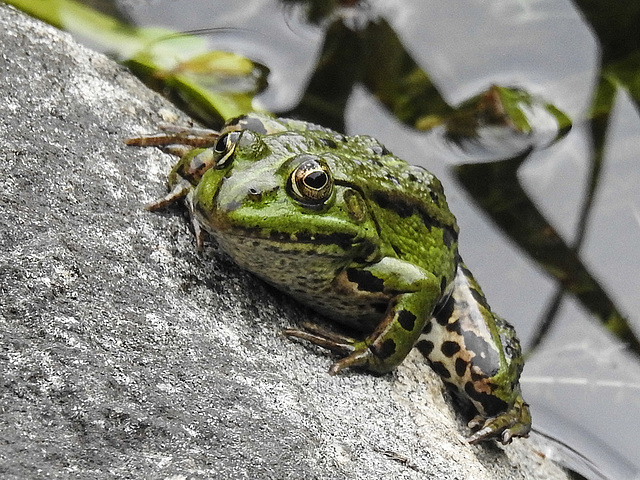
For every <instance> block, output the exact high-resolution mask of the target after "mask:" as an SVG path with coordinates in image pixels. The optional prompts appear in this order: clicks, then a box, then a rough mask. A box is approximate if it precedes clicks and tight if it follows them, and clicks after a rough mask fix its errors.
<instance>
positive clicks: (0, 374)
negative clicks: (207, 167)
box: [0, 5, 566, 480]
mask: <svg viewBox="0 0 640 480" xmlns="http://www.w3.org/2000/svg"><path fill="white" fill-rule="evenodd" d="M0 45H1V46H2V49H1V51H2V56H1V57H0V75H1V76H2V78H1V81H0V91H1V93H2V99H3V100H2V102H0V165H2V172H3V173H2V177H1V178H0V223H1V225H2V227H1V237H0V242H1V244H2V248H1V249H0V278H1V283H0V285H1V289H2V290H1V296H0V315H1V316H0V322H1V327H0V431H1V432H2V435H1V439H0V477H2V478H4V479H13V478H16V479H17V478H20V479H23V478H45V477H46V478H93V479H103V478H165V479H192V478H224V479H241V478H255V479H298V478H300V479H311V478H313V479H335V478H389V479H423V478H439V479H453V478H457V479H461V478H473V479H476V480H480V479H495V478H514V479H532V478H551V479H561V478H566V477H565V476H564V474H563V473H562V472H561V470H560V469H559V468H557V467H555V466H554V465H552V464H551V463H550V462H547V461H545V460H544V459H542V458H540V457H539V456H538V455H537V454H536V453H535V452H534V451H533V449H532V448H531V447H530V446H529V445H528V442H527V441H526V440H516V441H515V442H514V443H513V444H512V445H510V446H507V447H502V446H497V445H496V444H486V445H481V446H470V445H468V444H466V443H465V441H464V436H465V435H466V434H468V430H467V428H466V427H465V426H464V424H463V423H462V421H461V420H460V418H459V417H458V416H456V414H455V412H454V410H453V408H452V406H451V402H450V401H449V400H450V399H449V397H448V396H447V394H445V393H443V388H442V383H441V382H440V380H439V378H438V377H437V376H436V375H435V374H434V373H433V372H431V371H430V369H429V368H428V367H427V366H426V364H425V363H424V362H423V361H422V359H421V357H420V355H418V354H413V355H411V356H410V357H409V358H408V360H407V361H406V362H405V363H404V364H403V365H402V366H401V367H400V368H398V369H397V371H396V372H394V373H393V374H389V375H385V376H382V377H375V376H372V375H369V374H367V373H362V372H348V373H346V374H342V375H339V376H336V377H331V376H329V375H328V374H327V368H328V366H329V364H330V362H331V357H330V355H329V354H327V353H326V352H324V351H322V350H320V349H317V348H314V347H309V346H306V345H303V344H301V343H296V342H293V341H291V340H289V339H286V338H284V337H283V336H282V335H281V334H280V332H281V330H282V329H283V328H286V327H291V326H294V325H296V324H297V323H298V322H299V321H301V320H304V319H311V320H315V321H318V318H317V317H315V316H314V315H313V314H312V313H310V312H309V311H307V310H306V309H304V308H303V307H301V306H299V305H297V304H296V303H295V302H294V301H292V300H291V299H289V298H287V297H284V296H283V295H281V294H280V293H278V292H277V291H275V290H274V289H272V288H270V287H268V286H266V285H265V284H263V283H262V282H260V281H259V280H257V279H256V278H254V277H252V276H250V275H249V274H247V273H245V272H243V271H241V270H240V269H239V268H238V267H236V266H235V265H234V264H233V263H232V262H231V260H229V259H228V257H226V256H225V255H224V254H222V253H220V252H219V251H218V250H217V248H216V246H215V245H213V244H211V245H208V246H207V248H206V249H205V252H204V253H203V254H201V255H200V254H198V253H197V252H196V250H195V248H194V242H193V237H192V235H191V233H190V232H189V228H188V225H187V222H186V221H185V219H184V217H183V216H182V215H181V214H180V212H179V211H178V210H172V211H169V212H166V213H162V214H152V213H149V212H147V211H145V210H144V208H143V206H144V205H145V204H146V203H147V202H149V201H151V200H153V199H155V198H157V197H159V196H161V195H162V194H163V193H164V192H165V177H166V173H167V172H168V170H169V168H170V166H171V163H172V161H173V159H172V158H170V157H169V156H168V155H165V154H163V153H161V152H160V151H158V150H157V149H154V148H148V149H140V148H133V147H127V146H125V144H124V139H125V138H126V137H129V136H135V135H137V134H142V133H150V132H154V131H156V130H157V125H158V124H159V123H161V122H163V121H166V120H167V119H169V120H171V121H174V122H176V123H182V124H188V121H189V120H188V119H187V118H185V117H184V115H182V114H181V113H179V112H177V111H176V110H175V109H174V108H173V107H172V106H171V105H170V104H168V103H167V102H166V101H165V100H163V99H162V98H161V97H159V96H158V95H156V94H154V93H153V92H150V91H149V90H147V89H146V88H145V87H144V86H143V85H142V84H141V83H140V82H138V81H137V80H136V79H135V78H133V77H132V76H131V75H130V74H129V73H128V72H127V71H126V70H125V69H124V68H121V67H119V66H117V65H116V64H115V63H113V62H112V61H110V60H108V59H107V58H106V57H104V56H103V55H101V54H98V53H95V52H93V51H91V50H89V49H87V48H85V47H83V46H80V45H78V44H76V43H75V42H74V41H73V40H71V38H70V37H69V36H68V35H66V34H63V33H60V32H58V31H57V30H55V29H53V28H51V27H49V26H46V25H44V24H42V23H40V22H38V21H35V20H32V19H30V18H28V17H25V16H24V15H22V14H20V13H18V12H16V11H15V10H13V9H12V8H9V7H6V6H3V5H0Z"/></svg>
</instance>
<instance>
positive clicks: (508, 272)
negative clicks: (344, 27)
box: [126, 0, 640, 478]
mask: <svg viewBox="0 0 640 480" xmlns="http://www.w3.org/2000/svg"><path fill="white" fill-rule="evenodd" d="M579 3H580V2H576V3H573V2H570V1H566V0H534V1H526V2H525V1H517V0H502V1H494V2H486V1H480V0H460V1H458V2H436V1H433V2H425V1H424V0H413V1H408V0H404V1H385V2H382V1H378V2H376V1H371V2H370V3H369V9H368V16H366V17H364V18H363V16H362V15H356V16H354V17H352V18H348V19H347V20H345V23H347V24H348V25H350V26H356V25H357V26H359V27H360V28H363V26H364V25H366V22H367V20H371V21H378V19H383V21H384V22H385V24H388V26H390V29H391V30H392V31H393V32H395V34H396V35H397V38H399V40H400V42H401V45H402V47H403V48H404V49H406V52H407V53H408V56H409V57H410V58H412V59H413V60H414V61H415V62H416V64H417V66H419V67H420V68H421V69H422V70H423V71H424V72H427V73H428V75H429V77H430V78H431V81H432V82H433V84H434V86H435V87H436V89H437V91H438V92H439V93H440V94H441V96H442V98H443V99H444V100H445V101H446V103H447V104H449V105H456V104H458V103H460V102H462V101H464V100H465V99H467V98H469V97H471V96H473V95H476V94H478V93H479V92H481V91H483V90H485V89H486V88H487V87H489V86H490V85H491V84H494V83H497V84H501V85H512V86H519V87H522V88H524V89H526V90H527V91H529V92H531V93H533V94H537V95H540V96H542V97H544V99H545V100H546V101H548V102H551V103H552V104H554V105H555V106H556V107H558V108H559V109H561V110H562V111H564V112H565V113H566V114H567V115H568V116H569V117H570V118H571V119H572V120H573V128H572V130H571V132H570V133H569V134H568V135H567V136H565V137H564V138H563V139H562V140H560V141H558V142H557V143H555V144H554V145H552V146H551V147H549V148H545V149H538V150H536V151H534V152H533V153H532V154H531V155H529V156H528V157H527V158H526V159H525V160H524V161H523V162H522V164H521V165H520V167H519V168H518V170H517V181H518V182H519V183H520V184H521V185H522V187H523V189H524V191H525V192H526V194H527V195H528V197H529V198H530V199H531V201H532V204H533V205H534V206H535V207H536V208H537V209H538V210H539V212H540V213H541V214H542V218H544V219H546V220H547V221H548V223H549V225H550V226H551V227H553V228H554V229H555V230H556V231H557V232H558V233H559V235H560V238H561V239H563V240H564V242H565V243H566V244H568V245H575V244H576V243H578V244H579V254H578V258H579V260H580V262H581V263H582V265H583V266H584V268H585V269H586V270H587V271H588V272H589V273H590V274H591V275H592V277H593V278H594V279H595V281H596V282H597V283H598V285H599V286H600V287H601V288H602V291H603V292H605V293H606V295H607V296H608V297H609V299H610V300H611V302H612V304H613V305H614V307H615V308H616V309H617V311H619V312H621V313H622V315H623V316H624V317H625V318H626V319H627V320H628V321H629V323H630V325H631V328H632V329H633V330H634V331H635V332H636V334H640V315H639V314H638V312H639V311H640V295H638V292H640V260H639V256H638V247H640V193H638V187H637V185H638V184H639V181H640V174H639V173H638V172H640V170H639V169H638V168H637V161H636V156H637V152H638V151H639V147H640V118H639V116H638V103H637V101H636V100H634V99H633V96H632V95H630V94H629V93H627V92H626V91H625V90H624V89H623V90H620V91H619V92H618V94H617V97H616V99H615V102H614V104H613V105H614V106H613V108H612V109H611V115H610V117H609V118H608V120H607V121H603V122H602V124H604V125H605V126H606V136H604V138H605V142H604V146H603V152H604V153H603V156H602V160H603V161H602V168H601V170H599V172H598V171H597V174H596V178H597V182H595V183H594V185H595V187H594V189H593V192H590V190H589V181H590V176H591V175H592V172H593V171H594V170H593V166H594V164H595V160H596V158H597V157H596V156H595V152H596V149H595V148H594V138H597V137H594V136H593V132H594V131H596V130H595V129H594V123H592V122H590V121H589V117H590V112H589V108H590V105H591V104H592V102H593V97H594V92H595V88H596V86H597V85H598V81H599V79H600V74H601V65H602V63H603V62H604V63H605V65H607V66H609V67H610V66H611V65H613V64H614V63H613V62H621V61H624V59H625V58H628V57H629V55H633V54H634V53H635V52H637V50H636V46H637V45H636V44H635V43H634V42H636V39H635V37H637V34H636V35H635V36H633V35H632V36H629V37H628V41H626V40H620V38H623V39H624V38H625V37H624V35H626V33H625V30H624V28H625V27H626V28H627V29H628V30H629V32H632V33H633V32H634V31H636V32H637V31H640V24H638V23H640V22H638V18H640V15H638V14H637V12H636V11H635V10H636V9H635V7H634V5H633V2H630V3H628V4H624V3H620V4H619V5H617V6H616V8H618V7H619V8H621V9H623V8H627V9H628V11H626V12H616V11H615V8H613V7H611V6H608V7H606V8H605V9H603V11H602V12H587V14H586V15H585V12H583V11H581V10H580V9H579V6H580V5H579ZM603 3H606V2H603ZM596 8H597V7H596ZM126 12H127V14H128V15H129V16H130V17H131V18H132V19H133V20H134V21H135V22H136V23H138V24H140V25H164V26H170V27H172V28H174V29H176V30H181V31H185V30H194V29H201V28H219V27H231V29H230V30H229V29H225V30H221V31H218V32H216V33H213V34H212V35H211V36H210V38H211V43H212V47H213V48H220V49H230V50H232V51H236V52H238V53H242V54H244V55H246V56H248V57H250V58H252V59H254V60H257V61H260V62H261V63H263V64H265V65H267V66H268V67H269V68H270V71H271V74H270V76H269V86H268V88H267V90H266V91H265V92H264V93H263V94H261V96H260V97H259V100H260V102H261V103H262V104H263V105H264V106H265V107H266V108H267V109H268V110H270V111H273V112H275V113H282V112H290V111H292V110H295V111H298V112H300V111H302V110H301V109H298V110H296V108H298V106H299V102H300V101H301V99H303V98H304V92H305V90H306V88H307V85H308V83H309V82H310V81H311V79H312V78H313V75H314V71H315V68H316V62H317V59H318V55H319V54H320V52H321V50H322V47H323V42H324V40H325V37H326V35H327V30H328V28H329V27H328V26H329V25H330V24H331V22H330V21H329V20H325V21H324V22H320V23H319V25H311V24H309V23H308V22H307V21H306V18H305V16H304V14H303V12H302V9H300V8H297V7H291V6H288V7H284V6H283V5H282V4H281V3H279V2H276V1H275V0H261V1H251V2H227V1H212V0H198V1H193V0H188V1H187V0H173V1H171V0H155V1H153V2H149V3H148V4H147V3H140V4H138V3H135V4H129V5H128V6H127V8H126ZM634 15H636V16H634ZM622 20H624V22H623V21H622ZM634 28H635V30H634ZM616 31H618V36H617V37H616ZM601 39H606V42H607V43H606V45H607V48H604V49H603V48H602V45H603V44H602V43H601V41H600V40H601ZM616 42H617V43H616ZM349 45H353V43H351V44H348V43H347V44H344V45H343V46H342V47H341V48H342V49H343V51H345V52H346V51H348V48H350V46H349ZM612 45H613V46H612ZM639 55H640V53H639ZM386 58H388V57H386ZM379 60H380V65H381V67H382V66H383V65H384V58H382V57H381V58H380V59H379ZM346 67H348V65H347V66H346ZM618 71H620V70H618ZM379 73H381V74H382V76H384V74H385V72H384V71H383V72H379ZM333 74H334V76H333V77H332V76H327V77H326V78H325V82H324V84H325V85H326V87H327V88H328V89H330V88H334V87H335V88H336V90H337V91H338V90H340V89H339V88H338V87H340V86H341V85H342V83H341V82H344V79H345V77H347V76H348V75H349V74H350V72H349V69H348V68H345V69H344V70H343V71H338V72H333ZM628 75H631V76H635V78H640V75H636V73H635V71H634V70H631V71H630V72H629V73H628ZM336 86H337V87H336ZM347 93H348V95H347V96H345V98H344V102H345V105H344V108H345V110H344V125H343V126H344V129H345V130H346V131H347V133H351V134H355V133H365V134H369V135H372V136H375V137H377V138H378V139H380V140H381V141H383V142H384V143H385V144H386V145H387V147H388V148H389V149H390V150H391V151H393V152H394V153H395V154H397V155H398V156H400V157H402V158H404V159H405V160H407V161H409V162H411V163H416V164H420V165H423V166H425V167H427V168H428V169H429V170H431V171H432V172H434V173H435V174H436V175H437V176H438V177H439V178H440V179H441V180H442V181H443V183H444V185H445V190H446V192H447V197H448V200H449V203H450V206H451V209H452V211H454V212H455V213H456V215H457V217H458V223H459V224H460V228H461V246H460V248H461V252H462V254H463V255H464V258H465V260H466V263H467V264H468V266H469V267H470V268H471V269H472V270H473V271H474V273H475V274H476V277H477V278H478V280H479V281H480V283H481V284H482V285H483V288H484V290H485V293H486V294H487V296H488V298H489V301H490V303H491V305H492V307H493V308H494V309H495V310H496V311H498V312H500V313H501V314H502V315H503V316H505V317H506V318H508V319H509V320H510V321H511V322H512V323H514V324H515V326H516V328H517V330H518V332H519V336H520V338H521V339H522V341H523V344H524V345H525V346H527V345H531V344H532V342H533V341H534V339H535V338H536V337H538V336H539V331H538V325H539V322H540V321H541V320H542V319H543V318H544V317H546V316H548V317H550V318H553V321H552V323H551V326H550V328H549V329H548V330H547V331H546V333H544V335H543V338H542V342H541V343H540V345H539V346H538V347H537V348H536V349H534V350H533V351H532V352H531V354H530V356H529V358H528V361H527V366H526V369H525V372H524V376H523V379H522V384H523V389H524V393H525V398H526V399H527V401H528V402H530V403H531V405H532V410H533V413H534V416H535V417H534V418H535V423H536V424H537V425H538V426H539V427H540V428H541V429H543V430H544V431H545V432H547V433H548V434H550V435H552V436H553V437H555V438H557V439H560V440H562V441H564V442H566V443H567V444H569V445H571V446H572V447H573V448H575V449H577V450H578V451H581V452H583V453H584V455H586V456H587V457H588V458H590V459H591V460H593V461H594V462H595V463H597V464H598V465H600V466H601V468H602V469H603V471H605V472H606V473H607V474H608V475H609V476H611V477H612V478H631V477H633V476H634V475H635V476H636V478H638V477H640V475H639V474H638V471H640V459H639V457H638V455H637V453H638V446H639V445H640V442H639V439H640V434H639V432H640V395H639V393H640V362H639V358H638V355H637V354H633V353H628V352H626V351H625V350H624V347H623V345H622V344H621V342H620V341H619V340H618V339H615V338H613V337H612V336H611V335H610V334H609V333H607V332H606V331H605V329H604V328H603V327H602V326H601V323H600V321H599V320H598V318H597V315H596V314H595V313H594V311H593V309H591V310H590V309H589V308H587V307H586V306H585V301H584V299H583V300H582V301H579V300H578V299H577V298H576V296H574V295H571V294H566V295H561V292H562V290H561V287H560V286H559V282H558V281H557V279H555V278H553V277H551V276H550V275H549V274H548V273H547V272H546V271H545V270H544V269H543V268H541V266H540V264H539V263H537V262H536V261H534V260H533V259H532V256H535V254H536V252H532V251H530V252H528V254H527V253H525V252H524V251H523V250H522V249H521V248H519V247H518V246H516V244H515V243H514V241H513V240H512V239H510V237H509V236H508V235H506V234H505V233H503V231H501V230H499V229H498V228H497V227H496V225H495V224H494V223H493V222H492V221H491V220H490V218H489V216H488V215H487V213H485V212H484V211H483V210H482V209H480V208H479V207H478V206H477V205H476V203H475V202H474V200H473V198H472V197H471V196H470V195H469V193H468V191H467V190H465V189H464V188H462V186H461V183H460V181H459V177H458V176H457V175H456V170H455V168H456V166H459V165H460V163H464V162H468V161H470V160H469V159H468V158H464V157H462V156H461V155H460V152H459V151H458V150H456V149H455V148H452V147H451V145H449V144H447V143H446V142H443V141H442V139H441V137H439V136H438V134H437V133H425V132H419V131H417V130H415V129H414V128H411V127H410V126H408V125H406V124H405V123H403V122H402V121H400V120H399V119H398V117H397V116H394V115H393V114H392V113H391V112H390V111H389V110H388V109H387V108H385V106H384V105H383V104H381V103H380V101H378V99H377V98H376V97H375V96H374V95H373V94H372V92H371V90H370V89H368V88H365V87H364V86H363V85H361V84H357V85H356V86H355V88H353V89H348V91H347ZM335 100H336V102H338V101H339V100H340V98H339V95H338V94H336V96H335ZM305 111H306V110H305ZM327 118H329V119H331V118H333V117H327ZM329 121H330V120H329ZM323 123H324V122H323ZM596 126H597V125H596ZM589 202H591V203H589ZM585 205H587V207H585ZM583 209H585V210H586V215H583V214H582V210H583ZM581 231H583V234H582V233H580V232H581ZM554 302H555V303H557V309H556V313H555V314H549V315H546V312H548V311H549V310H550V308H551V307H550V306H551V305H552V304H554ZM602 445H605V446H606V447H607V448H603V447H602Z"/></svg>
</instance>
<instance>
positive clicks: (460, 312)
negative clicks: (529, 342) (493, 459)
mask: <svg viewBox="0 0 640 480" xmlns="http://www.w3.org/2000/svg"><path fill="white" fill-rule="evenodd" d="M487 317H489V319H490V320H491V321H487ZM434 325H437V326H438V328H434ZM442 327H444V328H442ZM498 345H501V346H502V348H498ZM416 346H417V348H418V350H419V351H420V352H421V353H422V354H423V355H424V356H425V357H426V358H427V359H428V361H429V363H430V365H431V366H432V368H433V369H434V370H435V371H436V372H437V373H438V374H439V375H440V376H441V377H442V378H443V380H444V381H445V382H446V383H447V384H448V385H450V386H451V387H453V388H454V389H456V390H457V391H458V392H459V393H460V394H461V395H462V397H463V398H465V399H467V400H468V401H470V402H471V403H472V404H473V406H474V407H475V409H476V410H477V411H478V412H479V414H480V416H482V417H483V418H484V419H487V418H488V419H490V422H491V421H494V422H497V423H500V424H502V423H505V424H506V425H507V426H506V427H505V430H504V431H503V433H502V437H501V440H503V441H504V442H505V443H506V442H509V441H510V440H511V438H512V437H513V436H526V435H527V434H528V432H529V429H530V421H531V418H530V413H529V408H528V405H527V404H526V403H525V402H524V401H523V400H522V395H521V392H520V387H519V384H518V379H519V377H520V373H521V372H522V367H523V362H522V356H521V351H520V344H519V342H518V340H517V338H516V336H515V331H514V329H513V327H512V326H511V325H510V324H509V323H508V322H506V321H505V320H503V319H502V318H500V317H498V316H497V315H495V314H494V313H493V312H492V311H491V309H490V308H489V305H488V304H487V301H486V298H485V297H484V294H483V293H482V290H481V289H480V287H479V285H478V284H477V282H476V281H475V279H474V278H473V276H472V275H471V272H469V270H468V269H467V268H466V267H465V266H464V265H463V264H462V263H460V264H459V265H458V268H457V275H456V277H455V280H454V282H453V288H452V292H451V294H450V295H449V296H448V297H447V298H446V300H444V301H443V303H442V305H440V307H439V309H437V310H436V312H435V314H434V316H433V318H432V320H431V322H430V323H429V324H428V325H427V326H426V327H425V328H424V330H423V332H422V334H421V335H420V338H419V339H418V343H417V345H416ZM505 377H507V378H511V379H512V380H511V382H509V383H507V384H505V381H504V378H505ZM513 407H515V409H516V411H517V415H516V418H515V419H511V420H507V419H505V418H504V416H503V414H504V412H505V411H507V410H509V408H513ZM474 421H476V420H475V419H474ZM474 421H472V423H473V422H474ZM490 422H489V423H490ZM481 432H482V430H481V431H480V432H478V433H476V434H475V435H473V436H472V437H470V441H471V442H472V443H476V442H477V441H479V440H481Z"/></svg>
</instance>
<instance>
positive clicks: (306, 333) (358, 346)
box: [282, 323, 373, 375]
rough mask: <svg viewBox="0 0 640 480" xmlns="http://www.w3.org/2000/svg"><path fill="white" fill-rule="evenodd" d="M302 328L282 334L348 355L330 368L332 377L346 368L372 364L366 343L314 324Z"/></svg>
mask: <svg viewBox="0 0 640 480" xmlns="http://www.w3.org/2000/svg"><path fill="white" fill-rule="evenodd" d="M302 327H303V329H296V328H289V329H286V330H284V331H283V332H282V333H283V334H284V335H286V336H287V337H293V338H299V339H302V340H306V341H308V342H311V343H313V344H315V345H319V346H321V347H324V348H327V349H329V350H331V351H332V352H336V353H338V354H341V355H346V357H344V358H342V359H340V360H338V361H337V362H335V363H334V364H333V365H331V368H329V373H330V374H331V375H335V374H337V373H338V372H340V371H341V370H344V369H345V368H351V367H361V366H368V365H369V364H370V362H371V359H372V357H373V354H372V353H371V350H369V348H368V347H367V345H366V344H365V342H363V341H361V340H356V339H355V338H352V337H348V336H346V335H341V334H339V333H336V332H332V331H329V330H326V329H324V328H322V327H320V326H318V325H314V324H312V323H304V324H303V325H302Z"/></svg>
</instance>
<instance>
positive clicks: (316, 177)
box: [304, 171, 327, 190]
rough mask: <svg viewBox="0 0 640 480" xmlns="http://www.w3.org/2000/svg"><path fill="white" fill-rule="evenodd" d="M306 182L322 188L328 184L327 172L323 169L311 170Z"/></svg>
mask: <svg viewBox="0 0 640 480" xmlns="http://www.w3.org/2000/svg"><path fill="white" fill-rule="evenodd" d="M304 183H305V184H306V185H307V186H308V187H310V188H314V189H316V190H320V189H321V188H322V187H324V186H325V185H326V184H327V174H326V173H325V172H323V171H316V172H311V173H309V174H308V175H307V176H306V177H305V179H304Z"/></svg>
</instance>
